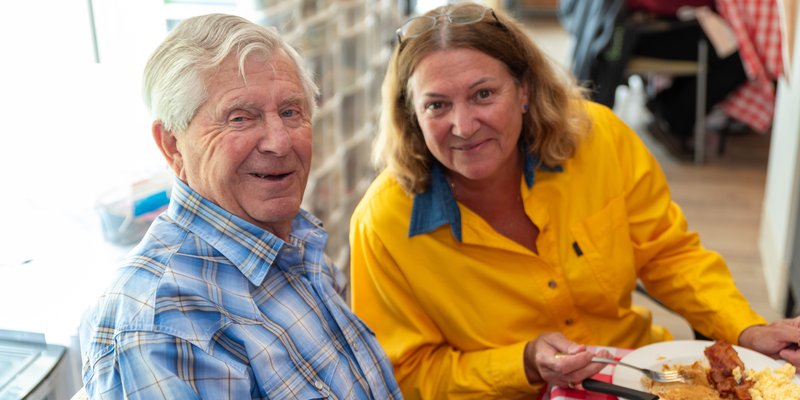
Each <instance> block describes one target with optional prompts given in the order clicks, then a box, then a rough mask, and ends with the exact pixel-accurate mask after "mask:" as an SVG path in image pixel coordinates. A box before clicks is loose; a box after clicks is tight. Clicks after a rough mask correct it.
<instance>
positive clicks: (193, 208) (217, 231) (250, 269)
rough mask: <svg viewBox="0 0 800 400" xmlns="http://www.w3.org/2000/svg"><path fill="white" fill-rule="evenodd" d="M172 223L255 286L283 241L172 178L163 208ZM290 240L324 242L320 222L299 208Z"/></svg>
mask: <svg viewBox="0 0 800 400" xmlns="http://www.w3.org/2000/svg"><path fill="white" fill-rule="evenodd" d="M167 215H169V216H170V217H171V218H172V219H173V220H174V221H175V223H177V224H178V225H181V226H183V227H184V228H186V229H187V230H188V231H190V232H192V233H194V234H195V235H197V236H198V237H200V238H202V239H203V240H205V241H206V242H208V243H209V244H210V245H211V246H213V247H214V248H215V249H217V250H218V251H219V252H220V253H221V254H222V255H223V256H224V257H225V258H227V259H228V260H229V261H230V262H231V263H233V264H234V265H235V266H236V267H237V268H238V269H239V270H240V271H241V272H242V274H244V276H245V277H247V279H248V280H249V281H250V282H251V283H252V284H254V285H256V286H258V285H260V284H261V282H263V281H264V278H265V277H266V276H267V272H269V268H270V267H271V266H272V265H273V263H274V262H275V261H276V259H277V257H278V253H279V252H280V250H281V248H282V247H283V246H284V245H286V244H287V243H286V242H285V241H284V240H282V239H281V238H279V237H277V236H275V235H273V234H272V233H270V232H269V231H267V230H265V229H262V228H260V227H257V226H255V225H253V224H252V223H250V222H248V221H245V220H244V219H242V218H239V217H237V216H236V215H233V214H232V213H230V212H229V211H227V210H225V209H223V208H221V207H219V206H218V205H216V204H214V203H213V202H211V201H209V200H208V199H205V198H204V197H202V196H200V194H198V193H197V192H195V191H194V190H192V188H190V187H189V186H188V185H187V184H186V183H185V182H183V181H182V180H180V179H175V184H174V185H173V188H172V194H171V196H170V204H169V208H168V209H167ZM291 235H292V237H293V239H297V240H302V241H309V242H318V241H321V243H323V244H324V241H325V239H326V235H325V233H324V231H323V230H322V227H321V223H320V222H319V220H318V219H316V218H315V217H313V216H312V215H311V214H309V213H307V212H305V211H303V210H300V212H299V213H298V214H297V216H295V218H294V221H293V222H292V233H291Z"/></svg>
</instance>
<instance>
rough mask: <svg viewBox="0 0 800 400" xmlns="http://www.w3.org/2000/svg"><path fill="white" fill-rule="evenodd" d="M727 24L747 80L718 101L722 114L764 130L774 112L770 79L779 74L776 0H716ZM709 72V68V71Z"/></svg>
mask: <svg viewBox="0 0 800 400" xmlns="http://www.w3.org/2000/svg"><path fill="white" fill-rule="evenodd" d="M716 1H717V8H718V10H719V13H720V14H721V15H722V17H723V18H725V20H727V22H728V23H729V24H730V25H731V28H732V29H733V32H734V34H735V35H736V41H737V42H738V43H739V56H740V57H741V58H742V64H744V69H745V72H747V77H748V78H749V80H748V81H747V82H746V83H745V84H743V85H742V86H741V87H739V88H738V89H736V91H734V92H733V93H732V94H731V95H730V96H728V98H726V99H725V100H724V101H723V103H722V104H721V106H722V109H723V110H724V111H725V113H726V114H728V115H730V116H732V117H734V118H736V119H738V120H740V121H742V122H744V123H746V124H747V125H749V126H750V127H752V128H753V129H755V130H756V131H758V132H762V133H766V132H767V131H768V130H769V128H770V126H772V117H773V115H774V113H775V87H774V86H773V81H775V80H777V79H778V78H779V77H780V76H782V75H783V56H782V51H781V27H780V18H779V14H778V4H777V1H776V0H716ZM712 73H713V72H712Z"/></svg>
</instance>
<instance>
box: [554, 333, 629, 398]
mask: <svg viewBox="0 0 800 400" xmlns="http://www.w3.org/2000/svg"><path fill="white" fill-rule="evenodd" d="M589 349H590V350H591V351H594V352H597V351H599V350H608V351H609V352H610V353H611V354H612V355H613V356H614V358H615V359H617V360H619V359H621V358H622V357H625V356H626V355H627V354H628V353H630V352H631V351H632V350H630V349H619V348H616V347H599V346H592V347H590V348H589ZM614 367H615V366H614V365H607V366H606V367H605V368H603V370H602V371H600V373H598V374H597V375H595V376H594V377H593V378H594V379H597V380H599V381H603V382H611V375H612V374H613V373H614ZM578 399H580V400H617V396H611V395H608V394H602V393H594V392H587V391H585V390H578V389H570V388H562V387H560V386H554V387H551V388H550V389H549V390H548V392H547V393H546V394H545V395H544V397H542V400H578Z"/></svg>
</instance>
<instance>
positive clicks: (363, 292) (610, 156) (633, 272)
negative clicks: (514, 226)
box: [350, 103, 765, 399]
mask: <svg viewBox="0 0 800 400" xmlns="http://www.w3.org/2000/svg"><path fill="white" fill-rule="evenodd" d="M587 107H588V111H589V114H590V117H591V119H592V121H593V122H592V131H591V133H590V134H589V135H587V136H586V137H585V139H584V140H583V142H582V143H581V145H580V146H579V147H578V151H577V153H576V154H575V156H574V157H573V158H572V159H570V160H568V161H566V162H564V163H563V165H561V166H556V167H554V168H548V167H543V166H540V167H539V168H537V169H535V171H534V168H533V165H535V164H536V163H537V162H536V159H535V158H531V157H529V158H528V159H527V161H528V163H527V167H526V171H525V176H524V179H522V181H521V182H520V187H521V189H522V196H523V198H524V202H525V212H526V213H527V215H528V217H529V218H530V219H531V220H532V221H533V222H534V224H536V226H537V227H539V228H540V233H539V236H538V238H537V241H536V246H537V249H538V251H539V254H534V253H532V252H530V251H529V250H527V249H525V248H524V247H522V246H520V245H519V244H517V243H515V242H514V241H512V240H510V239H508V238H506V237H504V236H502V235H500V234H498V233H497V232H495V231H494V230H493V229H492V228H491V227H490V226H489V225H488V224H487V223H486V221H484V220H483V219H481V218H480V217H479V216H478V215H477V214H475V213H473V212H472V211H471V210H469V209H468V208H466V207H464V206H462V205H460V204H458V205H457V206H456V205H455V200H454V198H453V197H452V194H451V192H450V191H449V189H447V185H446V183H445V182H444V179H443V177H442V176H441V171H440V170H439V169H438V168H436V169H434V173H433V175H432V177H433V179H432V180H433V182H432V184H431V188H430V189H429V190H428V191H427V192H425V193H422V194H419V195H417V196H413V197H412V196H409V195H408V194H406V193H405V192H404V191H403V189H402V188H401V187H400V186H399V185H398V184H397V182H396V181H395V180H394V179H393V178H392V177H391V176H390V175H388V174H387V173H385V172H384V173H382V174H381V175H380V176H378V178H377V179H376V180H375V181H374V182H373V183H372V185H371V186H370V188H369V190H368V191H367V193H366V194H365V196H364V198H363V199H362V200H361V202H360V204H359V205H358V206H357V208H356V210H355V212H354V214H353V216H352V220H351V229H350V243H351V252H352V255H351V274H352V276H351V279H352V302H353V309H354V311H355V312H356V314H358V315H359V316H360V317H361V318H362V319H364V321H365V322H366V323H367V324H368V325H369V326H370V327H371V328H372V329H373V330H374V331H375V333H376V335H377V338H378V340H379V341H380V343H381V344H382V345H383V347H384V349H385V350H386V352H387V354H388V356H389V358H390V360H391V361H392V363H393V364H394V367H395V373H396V376H397V379H398V382H399V383H400V386H401V389H402V390H403V394H404V395H405V396H406V397H408V398H412V399H413V398H429V399H440V398H447V399H453V398H492V397H497V398H514V397H525V396H530V395H531V394H532V393H536V391H537V390H539V389H541V385H534V386H531V385H529V384H528V382H527V380H526V378H525V373H524V369H523V365H522V357H523V348H524V346H525V343H526V342H528V341H529V340H532V339H534V338H536V337H537V336H538V335H539V334H541V333H544V332H550V331H560V332H562V333H564V334H565V335H566V336H567V337H568V338H570V339H571V340H573V341H576V342H579V343H584V344H588V345H609V346H616V347H624V348H636V347H640V346H643V345H646V344H649V343H653V342H658V341H664V340H670V339H671V338H672V337H671V335H670V333H669V332H667V331H666V330H665V329H664V328H662V327H660V326H655V325H653V324H652V321H651V315H650V312H649V310H647V309H644V308H641V307H637V306H634V305H633V304H631V296H632V292H633V291H634V287H635V285H636V281H637V279H641V281H642V282H643V283H644V284H645V286H646V287H647V289H648V291H649V292H650V293H651V294H652V295H654V296H655V297H656V298H658V299H659V300H661V301H662V302H663V303H665V304H666V305H667V306H669V307H670V308H672V309H673V310H675V311H677V312H679V313H680V314H682V315H683V316H684V317H686V318H687V319H688V321H689V322H690V323H691V325H692V326H693V327H694V328H695V329H697V330H699V331H701V332H703V333H704V334H706V335H708V336H710V337H713V338H716V339H724V340H726V341H728V342H731V343H737V341H738V336H739V333H740V332H741V331H742V330H743V329H744V328H746V327H748V326H751V325H754V324H761V323H765V321H764V319H763V318H762V317H760V316H759V315H758V314H756V313H755V312H754V311H753V310H752V309H751V307H750V306H749V304H748V302H747V301H746V300H745V299H744V298H743V296H742V295H741V294H740V293H739V291H738V290H737V289H736V287H735V285H734V282H733V279H732V278H731V275H730V273H729V271H728V268H727V266H726V265H725V262H724V261H723V259H722V258H721V257H720V256H719V254H717V253H715V252H712V251H709V250H706V249H705V248H703V246H702V245H701V243H700V239H699V237H698V235H697V234H696V233H694V232H690V231H688V230H687V223H686V220H685V218H684V215H683V213H682V212H681V210H680V208H679V207H678V205H677V204H675V203H674V202H672V200H671V198H670V193H669V188H668V187H667V182H666V179H665V177H664V175H663V173H662V171H661V169H660V167H659V166H658V164H657V162H656V160H655V159H654V158H653V156H652V155H651V154H650V152H649V151H648V150H647V149H646V148H645V146H644V145H643V144H642V142H641V141H640V140H639V138H638V137H637V136H636V134H635V132H633V131H632V130H631V129H630V128H629V127H627V126H626V125H625V124H624V123H623V122H622V121H621V120H619V119H618V118H617V117H616V116H615V115H614V114H613V113H612V112H611V111H610V110H609V109H608V108H606V107H603V106H600V105H597V104H593V103H589V104H588V106H587ZM534 178H535V179H534ZM534 183H535V184H534ZM412 209H413V210H412ZM412 221H413V222H412Z"/></svg>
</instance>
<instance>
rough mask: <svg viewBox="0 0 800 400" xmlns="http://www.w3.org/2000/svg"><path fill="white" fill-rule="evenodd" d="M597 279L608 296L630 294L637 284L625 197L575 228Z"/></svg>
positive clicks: (583, 251)
mask: <svg viewBox="0 0 800 400" xmlns="http://www.w3.org/2000/svg"><path fill="white" fill-rule="evenodd" d="M572 234H573V235H574V236H575V239H576V242H577V243H578V246H579V247H580V250H581V252H582V253H583V254H582V257H583V258H584V261H585V263H586V265H588V268H589V269H590V271H591V274H592V276H593V277H594V280H595V282H596V283H597V284H598V285H600V288H599V289H601V290H603V292H605V293H606V294H607V295H612V294H614V293H616V294H618V296H626V294H627V295H629V294H630V293H631V292H632V291H633V289H634V286H635V285H636V272H635V268H634V265H633V263H634V261H633V260H634V257H633V244H632V242H631V237H630V229H629V226H628V214H627V208H626V204H625V199H624V198H623V197H618V198H616V199H614V200H612V201H611V202H609V203H608V205H606V206H605V207H604V208H603V209H601V210H600V211H598V212H596V213H594V214H592V215H590V216H589V217H588V218H586V219H584V220H583V221H580V222H578V223H577V224H575V225H574V226H573V227H572Z"/></svg>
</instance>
